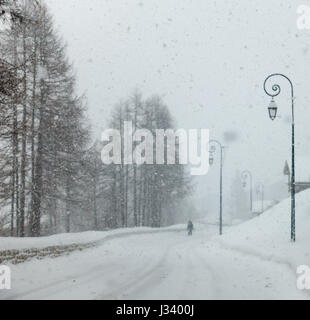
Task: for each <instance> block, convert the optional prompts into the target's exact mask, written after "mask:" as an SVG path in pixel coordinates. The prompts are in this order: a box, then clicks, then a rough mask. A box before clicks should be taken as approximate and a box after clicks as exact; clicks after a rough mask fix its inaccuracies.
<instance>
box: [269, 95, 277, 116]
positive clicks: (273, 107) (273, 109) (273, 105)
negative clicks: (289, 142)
mask: <svg viewBox="0 0 310 320" xmlns="http://www.w3.org/2000/svg"><path fill="white" fill-rule="evenodd" d="M268 112H269V117H270V119H271V120H272V121H273V120H275V119H276V117H277V113H278V107H277V104H276V103H275V101H274V100H273V99H272V100H271V102H270V105H269V107H268Z"/></svg>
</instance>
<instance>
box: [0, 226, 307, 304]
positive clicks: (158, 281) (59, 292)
mask: <svg viewBox="0 0 310 320" xmlns="http://www.w3.org/2000/svg"><path fill="white" fill-rule="evenodd" d="M216 232H217V229H216V228H215V227H210V226H209V227H205V226H204V227H201V228H199V229H198V230H197V231H196V232H195V233H194V236H193V237H191V238H189V237H188V236H187V235H186V234H185V233H184V232H169V233H156V234H144V235H131V236H128V237H122V238H115V239H111V240H109V241H106V242H104V243H103V244H102V245H100V246H98V247H96V248H91V249H87V250H85V251H81V252H75V253H72V254H70V255H68V256H64V257H59V258H46V259H44V260H32V261H29V262H26V263H23V264H20V265H17V266H12V290H11V291H0V299H130V300H131V299H134V300H135V299H180V300H183V299H307V298H309V296H308V295H307V294H306V293H305V292H302V291H298V290H297V288H296V275H295V274H294V273H293V272H292V270H290V269H289V268H288V267H287V266H286V265H285V264H280V263H274V262H272V261H266V260H263V259H261V258H259V257H256V256H254V255H253V256H252V255H247V254H245V253H242V252H241V251H237V250H235V249H234V250H233V249H229V248H227V247H226V246H225V247H224V246H222V245H221V243H220V242H219V241H217V240H216V239H217V237H215V238H214V235H215V234H216Z"/></svg>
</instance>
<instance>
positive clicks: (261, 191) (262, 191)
mask: <svg viewBox="0 0 310 320" xmlns="http://www.w3.org/2000/svg"><path fill="white" fill-rule="evenodd" d="M256 193H257V196H259V195H261V204H262V207H261V208H262V210H261V213H263V212H264V210H265V209H264V196H265V187H264V185H263V184H262V183H258V184H257V186H256Z"/></svg>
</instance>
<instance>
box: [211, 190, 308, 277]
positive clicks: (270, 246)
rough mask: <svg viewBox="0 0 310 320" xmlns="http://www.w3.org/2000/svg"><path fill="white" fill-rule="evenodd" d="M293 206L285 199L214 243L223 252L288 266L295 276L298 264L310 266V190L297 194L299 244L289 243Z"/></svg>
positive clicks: (232, 228)
mask: <svg viewBox="0 0 310 320" xmlns="http://www.w3.org/2000/svg"><path fill="white" fill-rule="evenodd" d="M290 204H291V200H290V199H287V200H284V201H283V202H281V203H280V204H279V205H277V206H275V207H273V208H271V209H270V210H268V211H266V212H265V213H264V214H262V215H261V216H259V217H256V218H254V219H252V220H251V221H248V222H246V223H243V224H241V225H238V226H234V227H231V228H229V229H228V231H227V230H226V234H225V235H223V237H222V238H218V237H216V238H214V240H216V241H217V242H218V243H219V244H220V245H221V247H222V248H223V249H227V250H230V251H231V250H234V251H238V252H239V253H243V254H245V255H250V256H256V257H258V258H260V259H261V260H264V261H271V262H275V263H277V264H282V265H286V266H287V267H289V268H290V269H291V271H293V272H294V273H296V269H297V267H298V266H299V265H308V266H310V232H309V230H310V190H307V191H305V192H302V193H300V194H298V195H296V236H297V241H296V243H292V242H291V241H290V219H291V217H290Z"/></svg>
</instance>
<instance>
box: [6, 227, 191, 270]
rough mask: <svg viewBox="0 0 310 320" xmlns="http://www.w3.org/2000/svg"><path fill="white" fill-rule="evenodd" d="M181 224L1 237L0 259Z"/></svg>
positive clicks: (59, 251) (21, 258) (57, 251)
mask: <svg viewBox="0 0 310 320" xmlns="http://www.w3.org/2000/svg"><path fill="white" fill-rule="evenodd" d="M184 230H185V227H184V225H178V226H172V227H168V228H161V229H152V228H131V229H130V228H128V229H117V230H111V231H98V232H95V231H88V232H81V233H70V234H58V235H54V236H50V237H41V238H0V263H7V262H11V263H13V264H19V263H22V262H25V261H27V260H29V259H31V258H39V259H43V258H44V257H46V256H51V257H57V256H61V255H63V254H68V253H70V252H73V251H76V250H84V249H87V248H91V247H94V246H97V245H100V244H101V243H102V242H103V241H107V240H111V239H114V238H121V237H127V236H131V235H139V234H151V233H159V232H177V231H184Z"/></svg>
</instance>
